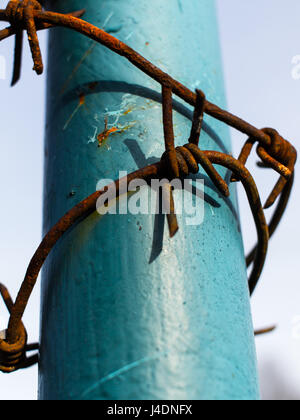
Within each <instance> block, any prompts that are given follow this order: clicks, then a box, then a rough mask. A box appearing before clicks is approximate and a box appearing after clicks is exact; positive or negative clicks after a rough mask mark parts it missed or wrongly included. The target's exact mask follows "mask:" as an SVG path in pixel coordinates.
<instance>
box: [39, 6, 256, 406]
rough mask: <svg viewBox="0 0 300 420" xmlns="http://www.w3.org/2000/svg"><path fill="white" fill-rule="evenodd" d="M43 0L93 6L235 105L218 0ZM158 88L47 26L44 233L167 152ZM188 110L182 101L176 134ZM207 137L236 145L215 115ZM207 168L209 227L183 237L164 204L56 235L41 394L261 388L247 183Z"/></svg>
mask: <svg viewBox="0 0 300 420" xmlns="http://www.w3.org/2000/svg"><path fill="white" fill-rule="evenodd" d="M46 6H47V7H48V8H51V7H53V10H56V11H59V12H69V11H73V10H76V9H81V8H82V7H85V8H86V14H85V16H84V18H85V19H86V20H87V21H89V22H91V23H93V24H95V25H97V26H98V27H101V28H103V29H105V30H106V31H107V32H109V33H111V34H113V35H114V36H116V37H117V38H119V39H120V40H122V41H124V42H125V43H127V44H129V45H130V46H131V47H133V48H134V49H136V50H137V51H139V52H140V53H141V54H142V55H144V56H145V57H146V58H148V59H150V60H151V61H152V62H153V63H154V64H156V65H157V66H158V67H160V68H162V69H163V70H165V71H167V72H168V73H170V74H171V75H172V76H173V77H174V78H176V79H177V80H179V81H181V82H182V83H184V84H185V85H187V86H188V87H190V88H193V89H195V88H201V89H202V90H203V91H204V92H205V93H206V95H207V98H208V99H209V100H210V101H213V102H215V103H217V104H218V105H220V106H223V107H225V106H226V104H225V99H224V87H223V79H222V63H221V60H220V51H219V40H218V25H217V21H216V16H215V7H214V2H213V1H212V0H188V1H187V0H168V1H161V0H152V1H151V2H149V1H146V0H114V1H112V0H110V1H108V0H85V1H84V2H83V1H82V0H72V1H71V0H56V1H54V0H53V1H51V0H49V1H47V2H46ZM160 100H161V96H160V86H159V85H158V84H157V83H156V82H154V81H152V80H151V79H149V78H148V77H147V76H146V75H144V74H143V73H142V72H141V71H140V70H138V69H136V68H134V67H133V66H132V65H131V64H130V63H129V62H128V61H126V59H124V58H121V57H119V56H117V55H115V54H114V53H112V52H111V51H109V50H107V49H105V48H104V47H102V46H100V45H97V44H95V43H94V42H92V41H91V40H89V39H87V38H85V37H83V36H81V35H79V34H77V33H75V32H72V31H70V30H66V29H61V28H55V29H53V30H51V31H50V36H49V60H48V93H47V128H46V144H45V190H44V191H45V196H44V231H45V232H46V231H48V230H49V229H50V227H51V226H52V225H53V224H54V223H55V222H56V221H57V220H58V219H59V218H60V217H61V216H62V215H63V214H64V213H65V212H66V211H67V210H69V209H70V208H71V207H72V206H73V205H75V204H76V203H78V202H79V201H80V200H82V199H83V198H85V197H86V196H87V195H89V194H91V193H92V192H94V191H95V189H96V185H97V183H98V182H99V181H100V180H102V179H116V178H118V177H119V171H127V172H128V173H130V172H132V171H133V170H135V169H137V168H138V167H143V166H145V165H146V164H147V163H151V162H153V161H157V160H158V159H159V158H160V157H161V155H162V153H163V149H164V148H163V144H164V141H163V127H162V110H161V104H160ZM191 115H192V110H191V109H190V108H188V107H187V106H185V105H184V104H182V103H181V101H179V100H178V102H177V105H176V110H175V111H174V127H175V133H176V144H177V145H182V144H185V143H186V141H187V139H188V137H189V131H190V128H191ZM105 128H106V129H107V130H110V129H111V132H110V135H109V136H108V137H107V135H105V134H107V131H106V132H104V130H105ZM103 132H104V134H103ZM101 133H102V135H100V136H99V134H101ZM99 139H100V143H101V144H100V147H99V142H98V140H99ZM201 147H202V148H203V149H215V150H222V151H224V150H226V151H230V139H229V133H228V129H227V127H225V126H224V125H222V124H221V123H219V122H217V121H215V120H213V119H212V118H210V117H205V125H204V132H203V133H202V135H201ZM219 170H220V173H221V174H222V176H225V177H227V178H228V176H229V174H228V173H226V171H225V170H223V169H221V168H219ZM202 177H203V178H204V180H205V199H204V210H205V212H204V220H203V223H202V224H200V225H191V226H190V225H188V223H187V222H186V221H187V217H186V216H185V215H184V214H183V215H182V216H179V217H178V219H179V227H180V230H179V232H178V234H177V235H176V236H175V237H174V238H173V239H169V236H168V230H167V227H165V228H164V222H165V220H164V218H163V217H162V216H159V215H158V216H154V215H145V214H137V215H133V214H123V215H106V216H103V217H101V216H100V215H99V214H98V213H97V212H95V214H93V215H91V216H90V217H89V218H88V219H87V220H85V221H84V222H82V223H81V224H79V225H78V226H77V227H76V228H74V229H73V230H72V231H71V232H70V233H68V234H67V235H66V236H65V237H64V238H63V239H62V240H61V241H60V243H59V244H58V245H57V246H56V248H55V250H54V251H53V252H52V254H51V256H50V258H49V260H48V262H47V264H46V266H45V268H44V272H43V278H42V325H41V363H40V373H39V398H40V399H45V400H46V399H64V400H65V399H71V400H84V399H99V400H100V399H104V400H110V399H117V400H142V399H169V400H170V399H196V400H200V399H202V400H207V399H208V400H221V399H225V400H227V399H228V400H234V399H237V400H240V399H250V400H252V399H257V398H258V397H259V395H258V384H257V370H256V355H255V346H254V336H253V327H252V321H251V314H250V305H249V293H248V290H247V277H246V268H245V262H244V252H243V245H242V239H241V234H240V229H239V216H238V210H237V200H236V193H235V189H234V187H233V186H231V197H230V199H229V200H224V199H223V198H221V197H220V196H219V194H218V193H217V192H216V191H215V189H214V187H213V185H212V184H211V183H210V182H209V180H208V179H207V177H205V175H204V174H202ZM144 194H146V193H144ZM144 197H146V196H145V195H144ZM195 200H196V204H197V206H199V207H200V208H201V205H203V198H201V197H197V198H195ZM175 204H176V207H177V208H178V206H179V195H178V194H177V193H175Z"/></svg>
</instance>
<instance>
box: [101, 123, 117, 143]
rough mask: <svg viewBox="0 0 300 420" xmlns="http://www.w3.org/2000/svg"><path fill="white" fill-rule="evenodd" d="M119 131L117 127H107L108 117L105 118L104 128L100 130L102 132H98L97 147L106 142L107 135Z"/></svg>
mask: <svg viewBox="0 0 300 420" xmlns="http://www.w3.org/2000/svg"><path fill="white" fill-rule="evenodd" d="M117 131H119V129H118V128H117V127H112V128H108V119H107V118H105V128H104V130H103V131H102V133H100V134H98V136H97V140H98V147H101V146H103V145H104V144H105V143H106V140H107V139H108V138H109V136H110V135H111V134H113V133H116V132H117Z"/></svg>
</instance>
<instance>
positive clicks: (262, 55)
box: [0, 0, 300, 400]
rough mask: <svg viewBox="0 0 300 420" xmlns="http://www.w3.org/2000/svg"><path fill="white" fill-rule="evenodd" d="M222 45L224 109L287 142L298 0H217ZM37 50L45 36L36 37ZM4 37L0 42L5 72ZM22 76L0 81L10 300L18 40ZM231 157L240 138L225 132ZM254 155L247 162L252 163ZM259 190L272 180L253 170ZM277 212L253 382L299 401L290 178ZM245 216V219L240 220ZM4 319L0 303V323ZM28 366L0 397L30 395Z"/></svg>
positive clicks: (28, 82) (25, 227)
mask: <svg viewBox="0 0 300 420" xmlns="http://www.w3.org/2000/svg"><path fill="white" fill-rule="evenodd" d="M217 4H218V11H219V21H220V32H221V42H222V48H223V58H224V69H225V80H226V89H227V98H228V108H229V110H230V111H232V112H233V113H235V114H237V115H239V116H241V117H242V118H244V119H246V120H247V121H249V122H251V123H252V124H253V125H255V126H257V127H260V128H262V127H266V126H270V127H274V128H276V129H278V130H279V131H280V132H281V133H282V134H283V135H284V136H285V137H286V138H288V139H290V140H291V141H292V142H293V143H294V144H295V145H296V147H297V145H298V144H299V136H300V133H299V132H298V125H299V120H300V118H299V117H300V115H299V114H300V79H299V80H294V79H293V77H292V68H293V65H292V58H293V57H294V56H296V55H300V45H299V38H300V29H299V21H298V20H299V16H300V2H299V0H287V1H285V2H283V1H282V0H251V1H238V0H217ZM39 37H40V41H41V45H42V48H43V51H44V58H45V47H46V34H45V33H40V34H39ZM12 50H13V40H12V39H11V40H8V41H5V42H4V43H2V44H1V45H0V56H4V57H5V61H6V64H7V66H6V67H7V68H6V73H7V76H8V78H10V74H11V61H12ZM25 50H26V51H25V54H26V56H25V58H24V65H23V73H22V80H21V82H20V83H19V84H18V86H17V87H15V88H14V89H10V88H9V80H1V73H0V88H1V105H0V109H1V142H0V185H1V191H2V192H3V199H2V206H1V218H0V231H1V238H2V240H1V242H0V259H1V260H0V261H1V278H0V281H1V282H3V283H4V284H6V285H7V286H8V287H9V289H10V291H11V293H12V295H13V297H15V295H16V293H17V290H18V287H19V285H20V282H21V281H22V279H23V276H24V273H25V270H26V267H27V265H28V262H29V260H30V258H31V256H32V254H33V253H34V251H35V248H36V246H37V245H38V243H39V241H40V237H41V224H42V218H41V209H42V178H43V153H42V150H43V127H44V101H45V99H44V80H45V79H44V76H42V77H39V78H37V77H36V76H35V75H34V73H33V72H32V71H31V68H32V63H31V58H30V53H29V51H28V48H27V46H26V48H25ZM232 139H233V145H234V151H235V154H237V153H238V152H239V150H240V148H241V145H242V143H243V141H244V140H245V137H244V136H242V135H241V134H239V133H237V132H233V135H232ZM255 161H256V159H255V158H254V159H253V162H255ZM250 169H251V170H252V169H253V170H255V171H256V172H255V173H256V180H257V183H258V185H259V189H260V191H262V192H263V197H266V195H267V194H268V192H269V191H270V190H271V188H272V185H273V183H274V181H275V179H276V177H274V175H271V174H270V175H268V173H266V172H265V171H264V170H261V169H258V170H257V169H255V165H252V166H250ZM296 181H297V182H296V186H295V189H294V195H293V196H292V201H291V205H290V206H289V209H288V212H287V215H286V217H285V218H284V220H283V222H282V225H281V227H280V228H279V230H278V232H277V233H276V235H275V236H274V238H273V239H272V241H271V245H270V252H269V258H268V261H267V264H266V268H265V271H264V274H263V277H262V280H261V284H260V286H259V287H258V290H257V292H256V294H255V296H254V299H253V301H252V307H253V317H254V323H255V326H256V327H264V326H268V325H273V324H274V323H275V324H277V325H278V329H277V331H276V332H275V333H273V334H271V335H269V336H264V337H261V338H258V339H257V352H258V360H259V370H260V375H261V388H262V394H263V397H264V398H266V399H300V391H299V389H300V359H299V354H300V307H299V294H300V285H299V284H298V277H297V276H298V273H299V271H300V258H299V256H298V247H297V242H296V238H297V236H298V235H299V234H300V229H299V223H298V220H297V217H298V209H299V208H298V206H299V204H300V197H299V194H298V184H299V182H298V178H297V180H296ZM240 207H241V215H242V222H243V231H244V238H245V244H246V248H247V249H249V248H250V247H251V246H252V244H253V243H254V241H255V229H254V226H253V224H252V218H251V215H250V213H249V210H248V206H247V201H246V200H245V197H244V196H243V195H242V194H241V197H240ZM250 222H251V223H250ZM38 289H39V285H38V286H37V288H36V290H35V292H34V296H33V298H32V299H31V301H30V306H29V307H28V310H27V311H26V314H25V318H24V322H25V325H26V327H27V330H28V333H29V337H30V341H37V340H38V319H39V290H38ZM6 325H7V316H6V312H5V310H4V309H3V305H2V303H0V330H1V329H4V328H5V327H6ZM36 397H37V368H32V369H29V370H27V371H23V372H18V373H15V374H12V375H8V376H6V375H2V374H0V399H1V400H7V399H11V400H13V399H25V400H29V399H36Z"/></svg>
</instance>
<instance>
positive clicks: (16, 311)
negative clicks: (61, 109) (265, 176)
mask: <svg viewBox="0 0 300 420" xmlns="http://www.w3.org/2000/svg"><path fill="white" fill-rule="evenodd" d="M83 14H84V10H80V11H76V12H72V13H69V14H60V13H53V12H48V11H44V10H43V9H42V6H41V3H40V2H38V1H37V0H23V1H22V0H11V1H9V2H8V5H7V7H6V9H4V10H0V21H6V22H9V23H10V26H9V27H7V28H5V29H2V30H1V31H0V41H2V40H4V39H6V38H8V37H10V36H12V35H15V53H14V70H13V78H12V85H14V84H15V83H16V82H17V81H18V80H19V78H20V71H21V54H22V44H23V31H24V30H26V32H27V36H28V40H29V44H30V49H31V53H32V58H33V62H34V67H33V69H34V70H35V71H36V73H37V74H41V73H42V72H43V61H42V55H41V51H40V47H39V42H38V37H37V31H39V30H43V29H47V28H51V27H55V26H63V27H66V28H69V29H72V30H75V31H77V32H79V33H81V34H83V35H85V36H87V37H89V38H91V39H92V40H94V41H96V42H97V43H99V44H102V45H103V46H105V47H106V48H108V49H110V50H112V51H114V52H115V53H117V54H119V55H120V56H122V57H124V58H126V59H127V60H129V61H130V62H131V63H132V64H133V65H134V66H136V67H137V68H139V69H140V70H141V71H143V72H144V73H146V74H147V75H148V76H149V77H151V78H153V79H154V80H156V81H157V82H158V83H160V85H161V87H162V110H163V127H164V139H165V152H164V154H163V156H162V158H161V160H160V161H159V162H157V163H155V164H152V165H149V166H147V167H145V168H142V169H139V170H137V171H135V172H133V173H131V174H130V175H128V176H127V177H126V178H122V179H119V180H116V181H115V182H114V185H115V188H116V191H117V195H118V194H119V191H124V186H125V187H128V184H129V183H130V182H131V181H132V180H134V179H137V178H139V179H144V180H146V181H149V182H150V180H151V179H153V178H159V179H162V178H167V179H168V180H170V179H173V178H183V177H186V176H188V175H189V174H196V173H198V172H199V165H200V166H201V167H202V168H203V169H204V170H205V171H206V173H207V174H208V176H209V177H210V179H211V180H212V182H213V183H214V185H215V186H216V188H217V190H218V191H219V192H220V194H221V195H222V196H224V197H228V196H229V187H228V185H227V183H226V182H225V181H224V179H223V178H222V177H221V176H220V174H219V173H218V172H217V170H216V169H215V167H214V166H213V165H220V166H223V167H225V168H227V169H228V170H229V171H231V172H232V174H233V175H232V179H231V181H232V182H241V183H242V184H243V187H244V189H245V192H246V195H247V197H248V201H249V205H250V208H251V211H252V215H253V219H254V222H255V226H256V230H257V236H258V242H257V245H256V247H255V248H254V249H253V250H252V252H251V253H250V254H249V255H248V257H247V258H246V262H247V265H248V266H250V265H251V264H253V267H252V272H251V274H250V277H249V290H250V294H252V293H253V291H254V290H255V287H256V285H257V283H258V280H259V278H260V276H261V273H262V270H263V267H264V263H265V259H266V255H267V250H268V241H269V237H270V236H272V235H273V234H274V232H275V230H276V228H277V226H278V225H279V223H280V221H281V218H282V216H283V213H284V211H285V209H286V207H287V204H288V201H289V198H290V194H291V190H292V187H293V182H294V168H295V163H296V159H297V152H296V150H295V148H294V147H293V146H292V145H291V143H289V142H288V141H287V140H285V139H284V138H283V137H281V136H280V135H279V133H278V132H277V131H276V130H274V129H271V128H266V129H262V130H259V129H257V128H256V127H254V126H252V125H251V124H249V123H248V122H246V121H244V120H242V119H240V118H239V117H237V116H235V115H233V114H231V113H229V112H227V111H225V110H222V109H221V108H219V107H218V106H217V105H215V104H213V103H211V102H209V101H208V100H207V99H206V97H205V94H204V93H203V92H202V91H201V90H197V91H196V92H192V91H190V90H189V89H188V88H186V87H185V86H184V85H182V84H181V83H180V82H178V81H176V80H175V79H173V78H172V77H171V76H170V75H168V74H167V73H165V72H163V71H162V70H161V69H159V68H158V67H156V66H154V65H153V64H152V63H150V62H149V61H148V60H146V59H145V58H144V57H142V56H141V55H140V54H139V53H138V52H136V51H135V50H133V49H132V48H130V47H129V46H128V45H126V44H124V43H123V42H121V41H119V40H118V39H117V38H115V37H113V36H112V35H110V34H108V33H106V32H105V31H103V30H101V29H99V28H97V27H96V26H94V25H92V24H90V23H88V22H85V21H84V20H82V19H80V17H81V16H82V15H83ZM173 95H177V96H178V97H180V98H181V99H183V100H184V101H185V102H186V103H188V104H189V105H192V106H193V107H194V115H193V121H192V127H191V134H190V137H189V140H188V143H187V144H186V145H184V146H179V147H175V140H174V138H175V136H174V128H173ZM204 114H207V115H210V116H212V117H214V118H216V119H217V120H219V121H221V122H223V123H225V124H227V125H229V126H230V127H233V128H235V129H237V130H238V131H240V132H241V133H243V134H245V135H247V136H248V137H249V139H248V140H247V142H246V143H245V145H244V147H243V149H242V152H241V154H240V156H239V158H238V159H235V158H234V157H232V156H231V155H228V154H225V153H221V152H217V151H207V150H201V148H200V147H199V143H200V135H201V128H202V123H203V117H204ZM255 143H258V146H257V154H258V156H259V157H260V159H261V161H262V165H263V166H264V167H267V168H272V169H274V170H275V171H277V172H278V173H279V174H280V179H279V181H278V182H277V184H276V186H275V188H274V189H273V191H272V192H271V194H270V196H269V198H268V200H267V202H266V204H265V206H264V208H265V209H266V208H269V207H271V206H272V205H273V204H274V203H275V201H276V200H277V199H278V198H279V200H278V205H277V207H276V209H275V212H274V214H273V216H272V218H271V222H270V224H269V226H268V224H267V222H266V218H265V214H264V209H263V206H262V203H261V199H260V196H259V192H258V189H257V186H256V184H255V181H254V179H253V177H252V175H251V174H250V172H249V171H248V169H247V168H246V166H245V165H246V163H247V160H248V158H249V156H250V153H251V151H252V149H253V146H254V145H255ZM108 189H109V186H107V187H105V188H104V189H102V190H101V191H97V192H95V193H93V194H92V195H90V196H89V197H87V198H86V199H85V200H83V201H82V202H80V203H79V204H77V205H76V206H74V207H73V208H72V209H71V210H70V211H69V212H67V213H66V214H65V215H64V216H63V217H62V218H61V219H60V220H59V221H58V222H57V224H56V225H55V226H54V227H53V228H52V229H51V230H50V231H49V232H48V233H47V235H46V236H45V237H44V239H43V240H42V242H41V244H40V245H39V247H38V249H37V251H36V252H35V254H34V256H33V258H32V260H31V261H30V264H29V266H28V269H27V272H26V275H25V278H24V281H23V283H22V285H21V288H20V290H19V293H18V295H17V298H16V301H15V303H13V301H12V299H11V297H10V295H9V293H8V291H7V289H6V288H5V286H3V285H0V294H1V295H2V297H3V299H4V302H5V303H6V306H7V308H8V310H9V312H10V319H9V323H8V328H7V330H6V331H5V332H3V333H2V335H1V334H0V370H1V371H3V372H12V371H16V370H18V369H21V368H24V367H28V366H31V365H32V364H34V363H36V362H37V361H38V354H36V355H34V356H31V357H27V352H28V351H32V350H38V344H33V345H27V333H26V330H25V327H24V325H23V323H22V317H23V314H24V311H25V309H26V306H27V303H28V300H29V298H30V296H31V293H32V290H33V288H34V286H35V284H36V281H37V278H38V275H39V273H40V270H41V268H42V266H43V264H44V262H45V260H46V259H47V257H48V255H49V253H50V252H51V250H52V249H53V247H54V246H55V244H56V243H57V241H58V240H59V239H60V238H61V237H62V236H63V235H64V233H66V232H67V231H68V230H69V229H70V228H71V227H72V226H73V225H75V224H76V223H78V222H81V221H82V220H84V219H85V218H86V217H88V216H89V215H90V214H91V213H93V212H94V211H95V209H96V202H97V200H98V199H99V197H100V196H101V195H102V194H104V193H105V192H107V191H108ZM162 195H163V199H164V200H165V201H166V200H169V201H170V212H169V214H168V215H167V218H168V226H169V232H170V237H173V236H174V235H175V234H176V232H177V231H178V228H179V227H178V222H177V217H176V210H175V205H174V199H173V192H172V187H171V184H170V183H167V184H165V186H164V187H163V191H162ZM273 330H274V327H271V328H268V329H264V330H260V331H257V332H256V334H257V335H260V334H262V333H266V332H271V331H273Z"/></svg>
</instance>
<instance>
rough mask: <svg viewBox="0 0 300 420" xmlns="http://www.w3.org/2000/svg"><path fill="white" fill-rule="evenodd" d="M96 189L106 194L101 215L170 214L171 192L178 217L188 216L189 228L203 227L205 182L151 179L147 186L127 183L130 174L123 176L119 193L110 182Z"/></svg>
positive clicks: (99, 203)
mask: <svg viewBox="0 0 300 420" xmlns="http://www.w3.org/2000/svg"><path fill="white" fill-rule="evenodd" d="M170 186H171V188H170ZM105 187H106V188H105ZM96 189H97V191H101V190H103V193H102V194H101V196H100V197H99V199H98V201H97V205H96V207H97V211H98V213H99V214H101V215H105V214H132V215H138V214H154V215H156V214H170V212H171V210H172V209H171V205H170V203H171V200H170V198H171V192H170V189H172V191H173V195H174V199H175V211H176V214H177V215H183V216H185V223H186V224H187V225H188V226H195V225H201V224H202V223H203V221H204V212H205V206H204V180H203V179H195V180H191V179H184V180H180V179H174V180H172V181H170V182H169V181H168V180H167V179H152V180H151V182H150V184H148V183H147V182H146V181H145V180H143V179H134V180H132V181H130V182H128V174H127V172H120V173H119V187H118V191H117V187H116V184H115V183H114V181H113V180H111V179H102V180H100V181H99V182H98V183H97V187H96Z"/></svg>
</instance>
